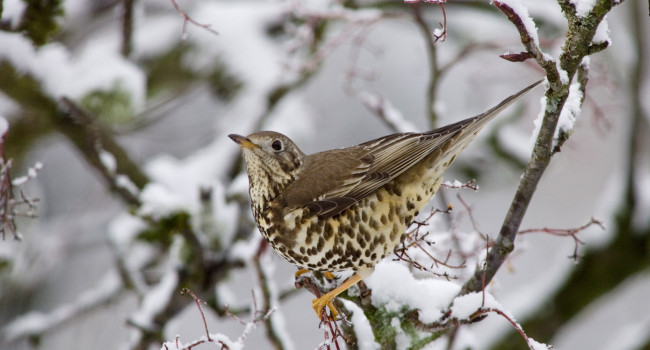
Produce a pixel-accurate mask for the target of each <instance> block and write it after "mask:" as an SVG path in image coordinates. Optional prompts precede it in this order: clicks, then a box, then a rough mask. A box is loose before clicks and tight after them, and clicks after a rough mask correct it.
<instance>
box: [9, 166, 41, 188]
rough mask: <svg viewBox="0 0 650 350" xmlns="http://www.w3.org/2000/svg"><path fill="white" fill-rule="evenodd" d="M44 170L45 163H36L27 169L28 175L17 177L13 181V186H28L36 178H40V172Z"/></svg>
mask: <svg viewBox="0 0 650 350" xmlns="http://www.w3.org/2000/svg"><path fill="white" fill-rule="evenodd" d="M42 168H43V163H41V162H36V164H34V166H31V167H29V168H27V175H23V176H19V177H15V178H14V179H13V180H12V181H11V184H12V185H13V186H22V185H24V184H26V183H27V182H28V181H29V180H31V179H35V178H36V176H38V171H39V170H41V169H42Z"/></svg>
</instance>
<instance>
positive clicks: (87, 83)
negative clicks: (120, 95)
mask: <svg viewBox="0 0 650 350" xmlns="http://www.w3.org/2000/svg"><path fill="white" fill-rule="evenodd" d="M3 59H7V60H8V61H9V62H11V64H12V65H13V66H14V67H16V68H17V69H18V70H19V71H20V72H22V73H25V74H29V75H31V76H33V77H34V78H36V79H37V80H38V81H40V82H41V85H42V86H43V88H44V90H45V92H46V93H48V94H49V95H50V96H51V97H52V98H60V97H63V96H66V97H69V98H72V99H80V98H82V97H84V96H85V95H86V94H88V93H90V92H92V91H96V90H113V89H115V88H121V89H125V90H126V91H127V92H128V94H129V96H131V98H132V101H131V102H132V104H133V106H134V107H135V108H136V109H140V108H142V106H143V105H144V99H145V89H146V78H145V75H144V72H143V71H142V70H141V69H140V68H138V67H137V66H136V65H135V64H134V63H132V62H130V61H128V60H126V59H125V58H123V57H122V56H121V54H120V53H119V50H117V49H115V48H114V47H112V46H110V45H106V44H105V43H104V42H103V41H102V40H96V41H92V42H89V43H88V44H86V45H85V46H83V47H82V48H81V49H79V50H78V52H70V51H69V50H68V49H67V48H66V47H64V46H63V45H61V44H59V43H52V44H47V45H44V46H42V47H40V48H38V49H35V48H34V47H33V46H32V45H31V43H30V42H29V41H28V40H27V39H26V38H24V37H23V36H22V35H21V34H19V33H6V32H0V60H3ZM97 67H102V69H97Z"/></svg>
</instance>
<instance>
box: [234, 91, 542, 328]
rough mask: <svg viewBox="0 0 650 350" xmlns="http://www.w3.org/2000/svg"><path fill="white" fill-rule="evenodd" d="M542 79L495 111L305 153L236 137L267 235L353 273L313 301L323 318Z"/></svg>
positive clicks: (325, 266) (267, 137) (293, 251)
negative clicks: (457, 164) (461, 159)
mask: <svg viewBox="0 0 650 350" xmlns="http://www.w3.org/2000/svg"><path fill="white" fill-rule="evenodd" d="M543 81H544V80H539V81H537V82H535V83H533V84H531V85H529V86H527V87H526V88H524V89H522V90H521V91H519V92H517V93H515V94H513V95H511V96H509V97H508V98H506V99H504V100H503V101H502V102H500V103H499V104H497V105H496V106H494V107H493V108H491V109H489V110H488V111H487V112H485V113H482V114H479V115H476V116H474V117H471V118H467V119H464V120H461V121H458V122H455V123H453V124H449V125H446V126H443V127H440V128H437V129H435V130H431V131H427V132H420V133H418V132H406V133H394V134H390V135H387V136H383V137H379V138H376V139H374V140H370V141H367V142H364V143H361V144H359V145H356V146H352V147H347V148H339V149H332V150H327V151H322V152H318V153H313V154H309V155H307V154H305V153H303V152H302V151H301V150H300V148H298V146H297V145H296V144H295V143H294V142H293V141H292V140H291V139H290V138H289V137H287V136H285V135H283V134H281V133H279V132H275V131H260V132H256V133H253V134H250V135H248V136H241V135H237V134H230V135H228V137H230V139H232V140H233V141H234V142H235V143H236V144H237V145H239V147H240V149H241V151H242V153H243V158H244V161H245V167H246V172H247V174H248V180H249V195H250V202H251V203H250V205H251V210H252V213H253V218H254V220H255V222H256V224H257V227H258V229H259V232H260V233H261V234H262V236H263V237H264V238H265V239H266V241H268V243H269V244H270V245H271V247H273V249H274V250H275V251H276V252H277V253H278V254H279V255H280V256H282V257H283V258H284V259H286V260H287V261H289V262H290V263H292V264H294V265H296V266H297V267H298V268H299V269H300V271H299V272H298V273H297V274H296V276H298V274H299V273H301V272H303V271H319V272H325V273H328V274H331V273H332V272H341V271H349V270H352V271H354V274H353V275H352V276H351V277H350V278H348V279H347V280H345V281H344V282H343V283H341V284H340V285H339V286H337V287H336V288H334V289H333V290H331V291H329V292H327V293H325V294H324V295H322V296H320V297H319V298H317V299H314V300H313V302H312V307H313V309H314V311H315V312H316V315H317V316H318V317H319V318H321V317H327V315H326V311H325V307H326V306H327V307H328V308H329V309H330V317H336V316H337V315H338V311H337V310H336V308H335V307H334V306H333V304H332V300H333V299H334V298H336V297H337V296H338V295H339V294H340V293H342V292H344V291H345V290H347V289H348V288H349V287H351V286H353V285H354V284H356V283H357V282H359V281H361V280H362V279H364V278H367V277H369V276H370V275H371V274H372V272H373V270H374V266H375V265H376V264H377V263H378V262H380V261H381V260H382V259H384V258H385V257H386V256H388V255H390V254H391V253H393V251H394V249H395V248H396V247H397V246H398V245H399V244H400V242H401V241H402V239H403V236H404V234H405V232H406V231H407V229H408V227H409V226H410V225H411V224H412V223H413V222H414V220H415V218H416V217H417V216H418V214H419V212H420V210H422V208H423V207H424V206H425V205H427V204H428V203H429V201H430V200H431V198H432V197H433V195H434V194H435V193H436V191H437V190H438V188H439V187H440V185H441V183H442V179H443V173H444V172H445V170H446V169H447V168H448V167H449V165H450V164H451V163H452V162H453V161H454V159H455V158H456V156H457V155H458V154H459V153H460V152H461V151H462V150H463V149H465V147H466V146H467V145H468V144H469V143H470V142H471V141H472V140H473V139H474V137H475V136H476V135H477V133H478V132H479V131H480V130H481V129H482V128H483V127H484V126H485V125H486V124H487V123H488V122H489V121H490V120H492V119H493V118H494V117H495V116H496V115H497V114H499V113H500V112H501V111H503V110H504V109H505V108H507V107H508V106H510V105H511V104H513V103H514V102H515V101H516V100H517V99H518V98H520V97H521V96H523V95H524V94H526V93H527V92H529V91H530V90H532V89H533V88H534V87H536V86H538V85H539V84H541V83H542V82H543Z"/></svg>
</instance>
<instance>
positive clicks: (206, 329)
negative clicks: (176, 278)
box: [181, 288, 212, 341]
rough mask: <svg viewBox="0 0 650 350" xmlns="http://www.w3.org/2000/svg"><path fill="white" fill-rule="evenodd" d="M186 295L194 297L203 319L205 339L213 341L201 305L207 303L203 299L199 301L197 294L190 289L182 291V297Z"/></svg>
mask: <svg viewBox="0 0 650 350" xmlns="http://www.w3.org/2000/svg"><path fill="white" fill-rule="evenodd" d="M185 293H187V294H189V295H190V296H192V299H194V302H195V303H196V307H197V308H198V309H199V312H200V313H201V319H202V320H203V327H204V328H205V337H206V338H207V339H208V341H212V339H210V331H208V323H207V322H206V321H205V315H204V314H203V309H202V308H201V304H205V303H206V302H205V301H203V299H199V298H198V297H197V296H196V294H194V292H192V290H190V289H189V288H183V289H182V290H181V295H183V294H185Z"/></svg>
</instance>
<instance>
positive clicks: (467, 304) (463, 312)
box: [451, 292, 502, 320]
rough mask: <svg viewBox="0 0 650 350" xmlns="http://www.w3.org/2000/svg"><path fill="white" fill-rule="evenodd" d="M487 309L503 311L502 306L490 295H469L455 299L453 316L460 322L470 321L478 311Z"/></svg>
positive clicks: (477, 293) (452, 308) (484, 293)
mask: <svg viewBox="0 0 650 350" xmlns="http://www.w3.org/2000/svg"><path fill="white" fill-rule="evenodd" d="M487 308H492V309H499V310H502V306H501V304H500V303H499V302H497V301H496V299H494V297H493V296H492V295H491V294H490V293H487V292H474V293H469V294H465V295H461V296H459V297H457V298H455V299H454V303H453V305H452V306H451V316H452V317H454V318H456V319H459V320H468V319H470V316H472V315H473V314H474V313H475V312H476V311H478V310H480V309H487Z"/></svg>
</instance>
